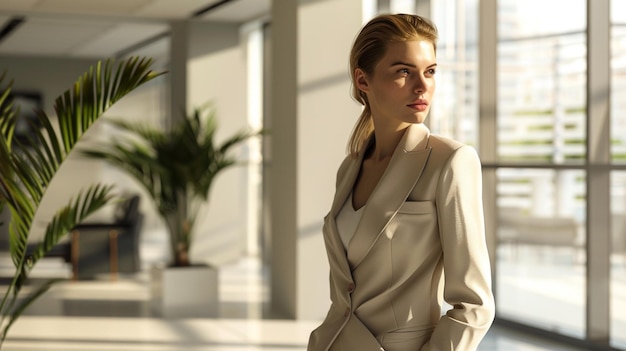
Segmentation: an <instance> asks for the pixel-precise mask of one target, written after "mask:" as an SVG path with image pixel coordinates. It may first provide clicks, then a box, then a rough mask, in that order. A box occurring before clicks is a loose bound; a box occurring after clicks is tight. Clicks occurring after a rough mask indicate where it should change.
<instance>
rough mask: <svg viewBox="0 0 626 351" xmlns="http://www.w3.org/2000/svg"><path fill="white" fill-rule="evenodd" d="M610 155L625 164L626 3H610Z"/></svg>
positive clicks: (614, 160)
mask: <svg viewBox="0 0 626 351" xmlns="http://www.w3.org/2000/svg"><path fill="white" fill-rule="evenodd" d="M611 16H612V18H611V22H612V23H611V70H612V71H611V141H612V142H611V155H612V159H613V162H615V163H622V164H623V163H626V1H623V0H620V1H615V0H614V1H612V2H611Z"/></svg>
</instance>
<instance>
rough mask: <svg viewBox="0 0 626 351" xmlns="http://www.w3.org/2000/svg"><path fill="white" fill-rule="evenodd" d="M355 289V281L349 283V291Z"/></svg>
mask: <svg viewBox="0 0 626 351" xmlns="http://www.w3.org/2000/svg"><path fill="white" fill-rule="evenodd" d="M353 291H354V283H350V284H348V292H349V293H351V292H353Z"/></svg>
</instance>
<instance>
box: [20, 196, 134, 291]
mask: <svg viewBox="0 0 626 351" xmlns="http://www.w3.org/2000/svg"><path fill="white" fill-rule="evenodd" d="M140 199H141V198H140V197H139V195H133V196H130V197H128V198H127V199H126V200H124V201H122V202H120V203H119V204H118V205H117V206H116V208H115V213H114V216H113V218H112V220H111V221H105V222H86V223H83V224H80V225H78V226H76V227H75V228H74V229H73V230H72V232H71V234H70V240H69V241H67V242H63V243H59V244H58V245H57V246H55V247H53V248H52V250H50V251H49V252H48V254H47V255H46V257H60V258H62V259H63V260H65V261H66V262H68V263H71V265H72V275H73V278H74V279H79V280H87V279H94V278H96V277H97V276H98V275H101V274H107V273H109V274H111V275H112V277H113V278H114V277H116V275H117V273H136V272H139V271H140V269H141V264H140V257H139V234H140V231H141V224H142V221H143V215H142V213H141V211H139V202H140ZM34 247H35V245H33V246H32V247H30V249H34Z"/></svg>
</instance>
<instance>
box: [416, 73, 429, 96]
mask: <svg viewBox="0 0 626 351" xmlns="http://www.w3.org/2000/svg"><path fill="white" fill-rule="evenodd" d="M426 84H427V83H426V77H424V76H423V75H421V74H420V75H418V76H416V78H415V82H414V83H413V91H414V92H415V93H416V94H421V93H423V92H425V91H426Z"/></svg>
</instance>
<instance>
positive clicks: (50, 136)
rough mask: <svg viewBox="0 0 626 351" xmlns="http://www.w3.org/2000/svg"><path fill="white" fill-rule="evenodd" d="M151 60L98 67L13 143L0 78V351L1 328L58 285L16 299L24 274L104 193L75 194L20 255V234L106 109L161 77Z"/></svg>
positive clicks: (101, 188) (24, 238) (96, 189)
mask: <svg viewBox="0 0 626 351" xmlns="http://www.w3.org/2000/svg"><path fill="white" fill-rule="evenodd" d="M151 64H152V60H150V59H146V58H143V59H139V58H137V57H134V58H129V59H127V60H121V61H120V62H119V63H118V64H117V66H116V64H115V62H114V61H113V60H106V61H104V62H98V63H97V64H96V65H95V66H93V67H92V68H91V69H90V70H89V71H87V72H86V73H85V74H84V75H82V76H81V77H80V78H79V79H78V80H77V81H76V82H75V83H74V85H73V87H72V88H70V89H68V90H67V91H66V92H65V93H64V94H62V95H60V96H59V97H58V98H57V99H56V100H55V106H54V109H55V112H56V115H57V124H56V126H55V125H54V124H53V121H52V120H51V118H49V117H48V115H47V114H46V113H45V112H44V111H42V110H39V111H36V113H37V117H38V120H37V121H38V124H39V125H40V126H41V128H35V134H34V136H33V137H31V138H29V139H28V140H26V141H18V140H16V139H15V138H14V131H15V124H16V120H17V116H18V111H17V109H16V108H15V107H14V104H13V101H12V100H11V99H10V92H11V87H12V81H11V82H9V83H6V84H5V83H3V82H4V80H5V74H3V75H2V76H1V77H0V207H4V206H6V207H8V209H9V210H10V212H11V220H10V222H9V223H8V226H9V228H8V229H9V243H10V244H9V246H10V248H9V250H10V255H11V259H12V261H13V265H14V266H15V273H14V276H13V278H12V280H11V283H10V285H9V286H8V287H7V290H6V291H5V294H4V297H3V298H2V301H1V302H0V312H1V313H2V316H1V319H0V328H1V329H0V333H1V334H0V348H1V347H2V343H3V342H4V340H5V338H6V336H7V333H8V331H9V328H10V327H11V326H12V324H13V323H14V322H15V321H16V319H17V318H18V317H19V316H20V315H21V314H22V313H23V312H24V310H25V309H26V308H27V307H28V306H29V305H30V304H31V303H32V302H33V301H34V300H35V299H36V298H37V297H39V296H41V295H42V294H44V293H45V292H46V291H47V290H48V289H49V288H50V287H51V285H52V284H54V283H55V282H56V281H58V280H49V281H48V282H46V283H45V284H42V285H41V286H38V287H35V288H34V289H33V291H32V292H30V293H29V294H28V295H27V296H25V297H24V298H18V297H21V295H20V294H19V293H20V291H21V289H22V287H23V286H24V284H25V282H26V280H27V278H28V276H29V273H30V272H31V270H32V269H33V267H34V266H35V264H36V263H37V262H38V261H39V260H40V259H41V258H42V257H44V256H45V255H46V253H47V252H48V251H49V250H50V249H51V248H52V247H53V246H54V245H55V244H57V243H58V242H59V240H60V239H61V238H62V237H63V236H65V235H67V233H68V232H69V231H70V230H71V229H72V228H74V227H75V226H76V225H77V224H79V223H80V222H81V221H82V220H84V219H85V218H86V217H87V216H89V215H90V214H92V213H94V212H95V211H97V210H98V209H100V208H102V207H103V206H104V205H106V204H107V203H108V202H109V201H110V200H112V199H113V197H114V196H113V195H112V187H111V186H108V185H102V184H94V185H92V186H90V187H88V188H87V189H83V190H81V191H79V192H78V193H77V194H75V196H73V198H72V199H71V200H70V201H69V202H68V203H67V205H65V206H63V207H62V208H61V209H59V210H58V211H57V212H56V214H55V215H54V216H53V217H52V219H51V220H50V222H49V223H48V225H47V227H46V230H45V236H44V239H43V241H42V242H41V243H40V244H39V245H38V246H37V247H36V249H35V250H34V252H32V253H30V251H29V253H27V243H28V236H29V233H30V230H31V227H32V225H33V219H34V217H35V213H36V211H37V209H38V207H39V205H40V204H41V202H42V199H43V198H44V196H45V194H46V189H47V188H48V186H49V184H50V183H51V182H52V179H53V177H54V176H55V174H56V173H57V171H58V170H59V168H60V167H61V165H62V164H63V162H64V161H65V160H66V159H67V157H68V155H69V154H70V152H71V151H72V150H73V149H74V146H75V145H76V143H77V142H78V141H79V140H80V139H81V137H82V136H83V135H84V133H85V132H86V131H87V130H88V129H89V128H90V127H91V126H92V125H93V124H94V122H96V121H97V119H98V118H99V117H101V116H102V115H103V114H104V112H105V111H106V110H107V109H108V108H110V107H111V106H112V105H113V104H115V103H116V102H117V101H119V100H120V99H121V98H123V97H124V96H126V95H127V94H128V93H130V92H131V91H133V90H134V89H136V88H137V87H139V86H140V85H142V84H143V83H146V82H147V81H149V80H151V79H153V78H155V77H157V76H158V75H160V74H161V73H156V72H153V71H152V70H151V69H150V66H151Z"/></svg>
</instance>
